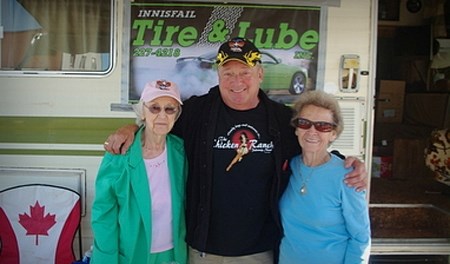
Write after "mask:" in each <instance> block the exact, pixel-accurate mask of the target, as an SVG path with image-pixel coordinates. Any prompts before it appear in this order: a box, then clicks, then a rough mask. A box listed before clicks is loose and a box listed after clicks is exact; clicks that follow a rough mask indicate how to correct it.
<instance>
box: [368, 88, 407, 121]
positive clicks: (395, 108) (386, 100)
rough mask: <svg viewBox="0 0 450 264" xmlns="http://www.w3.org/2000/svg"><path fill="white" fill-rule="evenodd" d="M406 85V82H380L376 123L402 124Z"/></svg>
mask: <svg viewBox="0 0 450 264" xmlns="http://www.w3.org/2000/svg"><path fill="white" fill-rule="evenodd" d="M405 85H406V83H405V81H394V80H381V81H380V89H379V92H378V94H377V96H376V102H377V104H376V111H375V112H376V119H375V120H376V122H379V123H401V122H402V120H403V104H404V98H405Z"/></svg>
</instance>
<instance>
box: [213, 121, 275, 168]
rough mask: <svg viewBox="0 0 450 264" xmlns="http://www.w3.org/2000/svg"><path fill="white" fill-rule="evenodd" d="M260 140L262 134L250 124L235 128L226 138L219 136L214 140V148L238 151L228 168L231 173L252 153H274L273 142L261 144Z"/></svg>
mask: <svg viewBox="0 0 450 264" xmlns="http://www.w3.org/2000/svg"><path fill="white" fill-rule="evenodd" d="M260 138H261V136H260V134H259V133H258V131H257V130H256V129H255V128H254V127H252V126H251V125H249V124H239V125H235V126H233V127H232V128H231V129H230V130H229V131H228V132H227V133H226V135H225V136H218V137H217V138H216V139H215V140H214V146H213V148H215V149H221V150H230V149H233V150H235V151H236V155H235V156H234V157H233V159H232V160H231V161H230V163H229V165H228V166H227V168H226V171H230V170H231V169H232V167H233V166H234V165H235V164H236V163H238V162H241V161H242V160H243V159H244V158H245V156H246V155H249V154H251V153H252V152H261V153H271V152H272V150H273V142H272V141H270V142H261V141H260Z"/></svg>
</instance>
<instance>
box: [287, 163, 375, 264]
mask: <svg viewBox="0 0 450 264" xmlns="http://www.w3.org/2000/svg"><path fill="white" fill-rule="evenodd" d="M290 166H291V169H292V171H293V175H292V176H291V178H290V181H289V184H288V186H287V189H286V191H285V192H284V194H283V197H282V198H281V201H280V212H281V220H282V224H283V228H284V237H283V239H282V241H281V246H280V264H291V263H292V264H294V263H295V264H300V263H308V264H309V263H310V264H320V263H326V264H333V263H339V264H342V263H345V264H347V263H367V262H368V259H369V252H370V242H371V239H370V220H369V213H368V205H367V202H366V200H365V195H366V193H365V192H356V191H355V190H354V188H349V187H348V186H346V184H345V183H344V182H343V180H344V175H345V174H346V173H348V172H349V171H350V170H349V169H345V168H344V161H343V160H342V159H340V158H338V157H336V156H334V155H331V159H330V160H329V161H328V162H327V163H325V164H322V165H320V166H317V167H308V166H306V165H305V164H303V160H302V158H301V156H296V157H294V158H293V159H292V160H291V164H290ZM305 178H306V179H307V180H306V181H307V182H306V190H307V191H306V194H305V195H301V194H300V189H301V186H302V185H303V183H304V179H305Z"/></svg>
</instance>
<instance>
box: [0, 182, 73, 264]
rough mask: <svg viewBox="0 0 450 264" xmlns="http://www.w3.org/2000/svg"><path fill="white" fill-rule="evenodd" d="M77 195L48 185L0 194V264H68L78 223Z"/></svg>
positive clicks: (71, 259)
mask: <svg viewBox="0 0 450 264" xmlns="http://www.w3.org/2000/svg"><path fill="white" fill-rule="evenodd" d="M80 207H81V206H80V195H79V194H78V193H76V192H74V191H72V190H69V189H65V188H62V187H57V186H50V185H35V184H33V185H23V186H17V187H13V188H10V189H6V190H3V191H1V192H0V240H1V246H0V263H4V264H28V263H29V264H41V263H42V264H49V263H55V264H70V263H72V261H74V260H75V255H74V253H73V249H72V243H73V239H74V236H75V233H76V230H77V229H78V227H79V224H80V217H81V214H80V213H81V209H80Z"/></svg>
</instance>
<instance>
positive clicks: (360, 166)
mask: <svg viewBox="0 0 450 264" xmlns="http://www.w3.org/2000/svg"><path fill="white" fill-rule="evenodd" d="M345 167H346V168H350V167H353V170H352V171H351V172H349V173H348V174H347V175H345V183H346V184H347V185H348V186H351V187H355V188H356V190H357V191H358V192H359V191H363V190H366V189H367V185H368V183H369V179H368V175H367V170H366V166H365V164H364V162H362V161H360V160H359V159H358V158H356V157H347V158H346V159H345Z"/></svg>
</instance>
